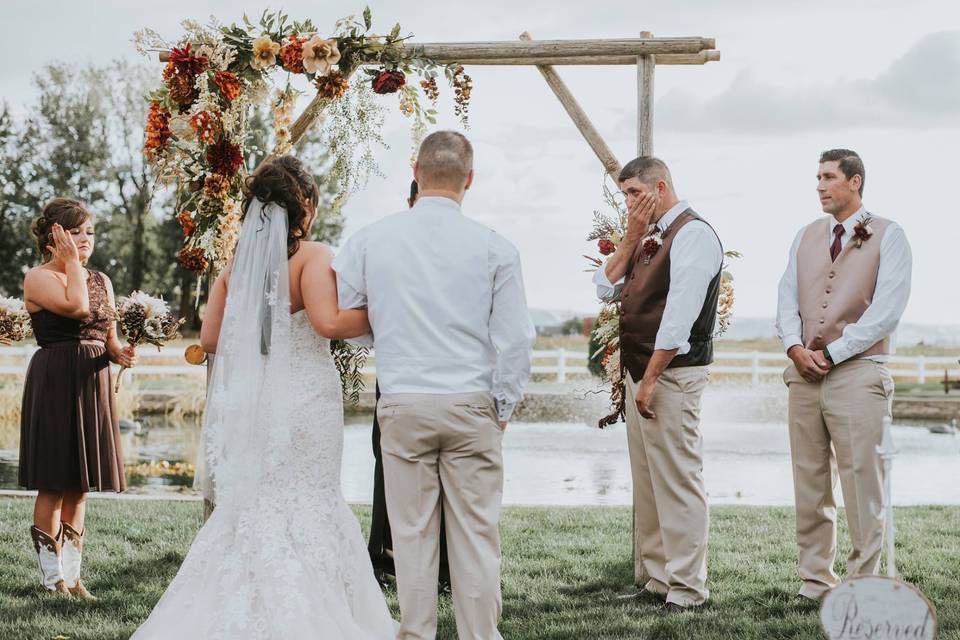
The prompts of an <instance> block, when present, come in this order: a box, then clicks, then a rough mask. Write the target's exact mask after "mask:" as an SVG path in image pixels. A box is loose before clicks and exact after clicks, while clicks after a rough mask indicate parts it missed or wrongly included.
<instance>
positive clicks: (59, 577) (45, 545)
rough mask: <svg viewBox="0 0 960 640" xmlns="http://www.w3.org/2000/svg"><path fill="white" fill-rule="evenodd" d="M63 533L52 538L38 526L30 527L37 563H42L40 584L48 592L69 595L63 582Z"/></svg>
mask: <svg viewBox="0 0 960 640" xmlns="http://www.w3.org/2000/svg"><path fill="white" fill-rule="evenodd" d="M61 535H63V531H62V530H61V532H60V533H58V534H57V537H56V538H52V537H51V536H50V534H48V533H47V532H45V531H43V530H42V529H39V528H38V527H36V526H33V527H30V537H31V538H33V548H34V549H35V550H36V552H37V561H38V562H39V563H40V584H41V585H43V588H44V589H46V590H47V591H54V592H57V593H64V594H69V593H70V591H69V590H68V589H67V585H66V583H65V582H64V580H63V565H62V564H61V560H60V536H61Z"/></svg>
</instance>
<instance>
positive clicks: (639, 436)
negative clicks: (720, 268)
mask: <svg viewBox="0 0 960 640" xmlns="http://www.w3.org/2000/svg"><path fill="white" fill-rule="evenodd" d="M709 377H710V375H709V373H708V371H707V367H676V368H673V369H667V370H666V371H664V372H663V374H661V376H660V378H659V379H658V380H657V386H656V389H655V390H654V392H653V402H652V409H653V411H654V413H656V414H657V417H656V418H655V419H652V420H647V419H646V418H643V417H641V416H640V413H639V412H638V411H637V403H636V401H635V398H636V397H637V383H636V382H634V381H633V379H632V378H631V376H630V375H629V374H627V376H626V386H627V398H626V418H627V445H628V447H629V450H630V468H631V470H632V472H633V511H634V560H635V563H636V564H635V567H634V578H635V580H636V582H637V584H638V585H642V586H644V587H645V588H646V589H647V590H649V591H653V592H655V593H659V594H661V595H664V596H666V598H667V602H673V603H676V604H678V605H680V606H683V607H688V606H695V605H699V604H702V603H703V602H704V601H705V600H706V599H707V597H708V596H709V591H707V588H706V581H707V530H708V528H709V525H710V516H709V513H708V510H707V492H706V488H705V487H704V483H703V451H702V449H703V445H702V439H701V437H700V397H701V396H702V395H703V390H704V389H705V388H706V386H707V381H708V379H709ZM644 583H645V584H644Z"/></svg>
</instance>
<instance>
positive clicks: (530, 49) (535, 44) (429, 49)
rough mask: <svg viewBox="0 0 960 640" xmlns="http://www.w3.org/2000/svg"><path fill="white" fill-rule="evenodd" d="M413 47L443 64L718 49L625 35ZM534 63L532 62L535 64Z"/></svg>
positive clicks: (700, 42) (706, 41)
mask: <svg viewBox="0 0 960 640" xmlns="http://www.w3.org/2000/svg"><path fill="white" fill-rule="evenodd" d="M398 48H400V49H401V50H410V51H411V52H413V53H414V54H416V55H422V56H424V57H427V58H430V59H432V60H434V61H436V62H440V63H450V62H460V63H463V62H464V61H465V60H470V59H492V60H496V59H500V58H527V57H529V58H537V57H551V56H554V57H556V56H571V57H579V56H603V55H609V56H618V55H619V56H625V55H633V56H639V55H645V54H650V55H655V54H664V53H685V54H694V53H700V52H701V51H706V50H708V49H716V41H715V40H714V39H713V38H701V37H693V38H624V39H610V40H536V41H534V40H528V41H523V42H455V43H440V42H424V43H414V42H411V43H402V44H401V45H400V46H399V47H398ZM532 63H533V62H532V61H531V64H532Z"/></svg>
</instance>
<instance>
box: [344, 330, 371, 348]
mask: <svg viewBox="0 0 960 640" xmlns="http://www.w3.org/2000/svg"><path fill="white" fill-rule="evenodd" d="M347 342H349V343H350V344H352V345H355V346H357V347H366V348H368V349H372V348H373V334H372V333H365V334H363V335H362V336H357V337H356V338H347Z"/></svg>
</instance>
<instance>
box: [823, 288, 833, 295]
mask: <svg viewBox="0 0 960 640" xmlns="http://www.w3.org/2000/svg"><path fill="white" fill-rule="evenodd" d="M831 291H833V289H831V288H830V287H827V290H826V291H824V293H826V294H828V295H829V293H830V292H831Z"/></svg>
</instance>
